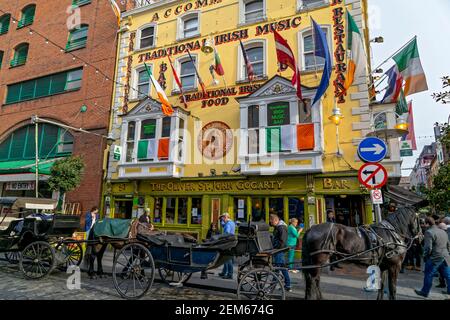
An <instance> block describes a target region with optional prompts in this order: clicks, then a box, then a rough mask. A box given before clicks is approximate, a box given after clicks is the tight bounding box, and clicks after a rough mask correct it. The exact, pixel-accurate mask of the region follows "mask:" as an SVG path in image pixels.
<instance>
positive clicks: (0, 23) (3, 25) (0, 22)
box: [0, 13, 11, 35]
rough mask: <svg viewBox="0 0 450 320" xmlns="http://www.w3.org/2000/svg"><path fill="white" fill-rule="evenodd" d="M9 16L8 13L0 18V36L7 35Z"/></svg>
mask: <svg viewBox="0 0 450 320" xmlns="http://www.w3.org/2000/svg"><path fill="white" fill-rule="evenodd" d="M10 22H11V15H10V14H9V13H7V14H4V15H3V16H1V17H0V35H2V34H5V33H8V31H9V24H10Z"/></svg>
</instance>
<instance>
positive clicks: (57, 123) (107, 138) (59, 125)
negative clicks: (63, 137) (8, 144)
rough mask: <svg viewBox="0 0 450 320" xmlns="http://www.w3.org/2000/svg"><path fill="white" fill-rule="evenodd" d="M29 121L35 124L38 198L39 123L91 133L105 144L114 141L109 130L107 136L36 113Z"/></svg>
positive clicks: (37, 191) (37, 195)
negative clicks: (104, 141) (40, 116)
mask: <svg viewBox="0 0 450 320" xmlns="http://www.w3.org/2000/svg"><path fill="white" fill-rule="evenodd" d="M31 123H32V124H34V125H35V129H34V130H35V135H34V139H35V166H36V175H35V179H36V182H35V183H36V198H39V134H38V133H39V131H38V129H39V123H48V124H52V125H55V126H58V127H61V128H64V129H67V130H72V131H76V132H81V133H86V134H92V135H95V136H97V137H101V138H103V139H106V144H107V145H108V146H112V145H113V143H114V142H115V141H116V140H115V139H114V137H113V136H112V133H111V132H110V133H109V134H108V136H104V135H102V134H98V133H95V132H90V131H87V130H84V129H82V128H75V127H71V126H67V125H65V124H62V123H59V122H56V121H51V120H47V119H41V118H39V117H38V116H37V115H34V116H32V117H31Z"/></svg>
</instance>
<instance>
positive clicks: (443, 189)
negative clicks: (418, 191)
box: [426, 163, 450, 213]
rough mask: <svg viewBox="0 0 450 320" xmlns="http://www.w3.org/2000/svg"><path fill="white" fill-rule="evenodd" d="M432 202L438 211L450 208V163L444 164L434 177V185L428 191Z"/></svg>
mask: <svg viewBox="0 0 450 320" xmlns="http://www.w3.org/2000/svg"><path fill="white" fill-rule="evenodd" d="M426 195H427V198H428V200H429V201H430V204H431V205H432V206H433V207H434V209H435V210H436V211H437V212H445V213H447V212H449V210H450V163H447V164H446V165H443V166H442V167H441V168H440V169H439V171H438V173H437V175H436V176H434V177H433V187H432V188H431V189H429V190H427V191H426Z"/></svg>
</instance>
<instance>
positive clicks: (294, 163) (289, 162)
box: [284, 159, 312, 166]
mask: <svg viewBox="0 0 450 320" xmlns="http://www.w3.org/2000/svg"><path fill="white" fill-rule="evenodd" d="M284 163H285V164H286V165H287V166H310V165H312V160H311V159H305V160H286V161H285V162H284Z"/></svg>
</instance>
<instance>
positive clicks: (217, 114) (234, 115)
mask: <svg viewBox="0 0 450 320" xmlns="http://www.w3.org/2000/svg"><path fill="white" fill-rule="evenodd" d="M208 2H214V1H208ZM215 2H218V3H216V4H212V5H209V6H207V7H205V8H201V9H200V10H201V17H200V21H201V27H200V32H201V36H200V37H199V38H193V39H190V40H186V41H183V42H177V40H176V34H177V16H175V15H174V14H173V12H175V10H176V8H177V7H178V6H180V5H182V6H184V5H186V4H188V3H194V4H195V3H196V1H192V0H190V1H176V2H175V3H176V4H168V5H164V6H160V7H157V8H155V9H154V10H147V11H145V12H142V13H139V14H132V15H131V16H130V18H131V25H130V28H131V32H133V31H136V30H137V29H138V28H139V27H140V26H142V25H144V24H147V23H149V22H151V21H152V19H153V18H154V15H155V13H158V15H159V21H157V43H156V47H155V48H153V49H151V50H144V51H137V52H136V51H135V52H134V53H133V61H134V62H133V67H137V66H139V65H142V63H139V58H140V56H141V55H143V54H146V53H148V52H150V53H151V52H154V51H157V50H159V49H163V48H167V47H170V46H173V45H176V44H181V43H189V42H192V41H195V40H202V39H204V38H208V37H212V36H214V35H217V34H223V33H226V32H233V31H236V30H242V29H249V36H250V37H249V39H246V40H244V43H245V42H246V41H248V40H252V39H265V40H266V41H267V43H266V50H267V57H268V68H267V71H268V77H269V79H270V78H271V77H273V76H274V75H276V74H277V68H278V66H277V58H276V50H275V42H274V39H273V35H272V34H271V33H269V34H267V35H261V36H258V37H255V32H256V26H258V25H264V24H266V23H272V22H276V21H280V20H284V19H292V18H295V17H301V25H300V26H299V27H298V28H291V29H289V30H285V31H280V34H281V35H282V36H283V37H284V38H285V39H287V40H288V42H289V44H290V46H291V48H292V49H293V51H294V53H295V55H296V58H297V59H298V57H299V56H298V48H299V45H298V41H299V32H300V31H302V30H304V29H306V28H310V27H311V21H310V17H313V18H314V19H315V20H316V21H317V22H318V23H319V24H322V25H330V26H331V27H332V26H333V21H332V17H333V13H332V10H333V8H334V7H331V6H326V7H322V8H319V9H317V10H312V11H310V12H308V13H305V12H304V13H298V12H297V1H294V0H279V1H272V0H270V1H268V0H267V1H266V6H267V11H266V12H267V21H266V22H259V23H255V24H250V25H245V26H242V27H238V24H239V2H238V1H237V0H222V1H215ZM361 2H362V4H363V8H365V7H366V1H365V0H362V1H361ZM172 3H174V2H172ZM194 7H195V5H194ZM344 7H345V6H344ZM166 10H171V16H170V17H168V18H165V17H164V13H165V12H166ZM124 20H125V21H126V19H124ZM365 24H367V23H365ZM331 30H332V29H331ZM334 46H335V45H334V41H333V45H332V48H331V51H332V52H334ZM238 47H239V42H238V41H234V42H229V43H227V44H222V45H218V46H217V47H216V48H217V51H218V52H219V54H220V56H221V60H222V64H223V67H224V69H225V73H226V74H225V80H226V83H227V85H228V86H229V87H233V86H236V78H237V76H236V73H237V67H236V64H237V57H238ZM192 53H193V54H197V55H198V57H199V62H200V70H199V71H200V75H201V77H202V78H203V81H204V82H205V84H206V85H207V90H212V89H221V88H223V87H224V82H223V80H222V79H220V78H219V77H217V76H216V77H217V79H218V80H220V84H219V85H218V86H217V87H211V81H212V78H211V75H210V72H209V66H210V65H211V64H213V58H214V55H213V54H210V55H206V54H204V53H203V52H201V51H200V50H195V51H192ZM179 56H181V55H174V56H173V59H176V58H177V57H179ZM147 63H148V64H149V65H152V67H153V70H154V73H155V77H157V76H158V72H159V68H160V65H161V63H168V59H167V58H162V59H157V60H149V61H147ZM165 76H166V78H167V89H166V93H167V95H168V96H169V98H170V101H171V102H172V103H173V104H174V105H177V106H181V104H180V102H179V99H178V96H172V95H171V91H172V89H173V88H174V86H173V83H174V80H173V77H172V72H171V70H170V67H169V69H168V70H167V71H166V72H165ZM282 76H284V77H287V78H289V79H290V78H291V77H292V71H290V70H287V71H285V72H283V73H282ZM335 77H336V75H335V74H334V72H333V75H332V79H331V83H330V87H329V88H328V91H327V93H326V96H325V98H324V100H323V114H322V116H323V123H324V128H323V130H324V143H325V155H324V166H325V172H331V171H348V170H351V169H358V168H359V165H360V164H358V163H356V162H355V160H354V159H355V154H356V147H355V146H354V145H353V143H352V139H353V138H356V137H358V136H359V134H360V133H359V131H352V123H354V122H358V121H360V120H359V116H353V115H352V108H354V107H358V106H359V105H358V104H359V102H357V101H351V100H350V96H349V95H348V96H347V99H346V100H347V102H346V103H345V104H342V105H340V107H341V109H342V112H343V114H344V117H345V118H344V120H343V122H342V125H341V126H340V135H341V139H340V143H341V151H343V152H344V158H343V159H342V158H338V157H336V156H335V153H336V151H337V145H336V127H335V125H334V124H333V123H331V122H330V120H328V117H329V116H330V115H331V113H332V109H333V107H334V93H333V92H334V87H333V85H332V82H333V81H334V79H335ZM320 78H321V71H319V72H317V73H316V72H309V73H303V74H302V84H303V85H305V86H308V87H314V86H317V85H318V84H319V82H320ZM260 83H261V84H262V83H264V82H260ZM356 90H357V87H352V88H350V92H349V94H351V93H353V92H355V91H356ZM152 95H153V97H155V98H156V95H155V92H154V90H153V91H152ZM134 105H136V102H134V103H130V107H131V108H132V107H133V106H134ZM188 111H190V112H191V113H192V115H193V116H196V117H198V118H200V119H201V121H202V123H203V125H205V124H207V123H209V122H211V121H223V122H225V123H226V124H228V125H229V126H230V127H231V128H232V129H237V128H239V118H240V115H239V104H238V103H237V102H236V101H235V100H234V99H233V98H232V97H230V103H229V104H228V105H226V106H218V107H216V106H213V107H209V108H205V109H203V108H202V107H201V102H200V101H197V102H190V103H189V109H188ZM193 119H194V118H192V117H190V119H189V121H188V129H189V131H190V132H191V133H192V132H193V130H194V120H193ZM187 148H188V150H189V149H192V150H195V153H196V156H197V157H201V156H200V152H199V150H198V148H197V135H195V136H192V137H191V139H190V140H188V146H187ZM233 148H234V154H235V155H236V156H237V154H238V149H237V148H238V141H236V140H235V141H234V143H233ZM191 160H192V159H191ZM234 162H235V163H236V162H237V160H236V159H235V161H234ZM232 167H233V164H228V165H219V164H213V165H195V164H194V165H189V166H187V167H186V169H185V175H184V176H186V177H189V176H197V174H198V173H199V172H203V173H204V174H205V175H206V174H209V171H210V169H211V168H215V169H216V170H217V172H218V174H220V173H221V172H222V171H228V172H229V171H230V170H231V168H232Z"/></svg>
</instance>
